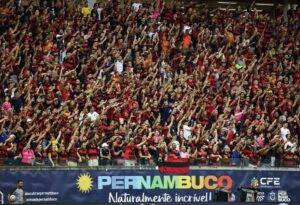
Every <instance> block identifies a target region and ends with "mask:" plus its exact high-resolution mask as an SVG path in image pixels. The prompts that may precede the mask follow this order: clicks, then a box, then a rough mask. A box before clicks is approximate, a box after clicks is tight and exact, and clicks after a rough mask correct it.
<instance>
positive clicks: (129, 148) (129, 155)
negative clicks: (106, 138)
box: [123, 144, 136, 160]
mask: <svg viewBox="0 0 300 205" xmlns="http://www.w3.org/2000/svg"><path fill="white" fill-rule="evenodd" d="M135 148H136V147H135V146H134V145H130V144H128V145H126V146H125V149H124V155H123V158H124V159H127V160H130V159H135V153H134V150H135Z"/></svg>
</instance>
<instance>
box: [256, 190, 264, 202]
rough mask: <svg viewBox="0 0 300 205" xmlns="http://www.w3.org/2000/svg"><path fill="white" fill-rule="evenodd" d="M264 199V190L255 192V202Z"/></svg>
mask: <svg viewBox="0 0 300 205" xmlns="http://www.w3.org/2000/svg"><path fill="white" fill-rule="evenodd" d="M264 199H265V192H257V196H256V200H257V202H262V201H263V200H264Z"/></svg>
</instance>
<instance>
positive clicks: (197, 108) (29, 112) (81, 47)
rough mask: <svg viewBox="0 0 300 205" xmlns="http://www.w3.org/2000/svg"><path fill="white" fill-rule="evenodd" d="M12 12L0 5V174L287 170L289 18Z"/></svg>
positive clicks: (245, 13) (292, 71)
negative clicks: (186, 164)
mask: <svg viewBox="0 0 300 205" xmlns="http://www.w3.org/2000/svg"><path fill="white" fill-rule="evenodd" d="M19 2H21V1H13V0H9V1H1V3H0V11H1V16H0V34H1V36H0V66H1V72H0V80H1V85H0V103H1V105H2V106H1V114H0V129H1V130H0V132H1V135H0V165H50V166H98V165H110V164H124V165H126V166H133V165H135V164H142V165H148V164H155V163H156V162H158V161H164V160H166V158H167V157H169V156H172V157H175V158H176V157H177V158H188V159H189V160H190V162H191V164H194V165H201V166H204V165H215V166H217V165H227V166H234V165H243V166H279V165H281V166H282V165H286V166H295V165H297V166H298V165H299V163H298V162H299V159H300V146H299V142H298V139H299V133H300V119H299V114H300V108H299V105H300V95H299V94H300V92H299V90H300V58H299V54H300V50H299V48H300V32H299V30H300V9H299V7H298V8H297V9H293V10H289V11H288V13H287V21H286V22H285V21H284V20H285V19H284V16H283V12H282V11H279V10H278V11H276V12H275V13H267V12H264V11H262V12H260V11H258V10H256V8H255V6H254V4H253V5H251V7H249V8H247V9H246V10H244V9H241V8H238V9H235V10H232V9H230V10H229V9H226V10H220V9H215V10H212V9H209V8H208V7H207V6H206V5H204V4H201V5H198V4H194V3H181V2H180V1H172V3H164V2H163V1H160V0H158V1H149V0H147V1H143V2H141V3H137V2H133V1H121V2H120V1H116V0H111V1H104V3H98V4H97V3H96V4H95V5H94V6H93V8H90V7H88V5H87V4H85V3H78V2H79V1H77V2H76V1H67V0H64V1H39V2H40V4H39V5H36V4H34V3H30V4H26V5H23V4H21V3H19Z"/></svg>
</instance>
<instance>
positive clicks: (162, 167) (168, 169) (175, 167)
mask: <svg viewBox="0 0 300 205" xmlns="http://www.w3.org/2000/svg"><path fill="white" fill-rule="evenodd" d="M158 168H159V172H160V173H162V174H188V173H189V172H190V166H189V160H188V159H181V158H173V157H168V159H167V161H165V162H159V163H158Z"/></svg>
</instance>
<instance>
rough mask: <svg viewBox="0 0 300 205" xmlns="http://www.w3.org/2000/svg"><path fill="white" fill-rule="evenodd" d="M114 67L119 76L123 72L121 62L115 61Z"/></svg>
mask: <svg viewBox="0 0 300 205" xmlns="http://www.w3.org/2000/svg"><path fill="white" fill-rule="evenodd" d="M115 66H116V69H117V71H118V73H120V74H121V73H122V72H123V70H124V66H123V61H116V62H115Z"/></svg>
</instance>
